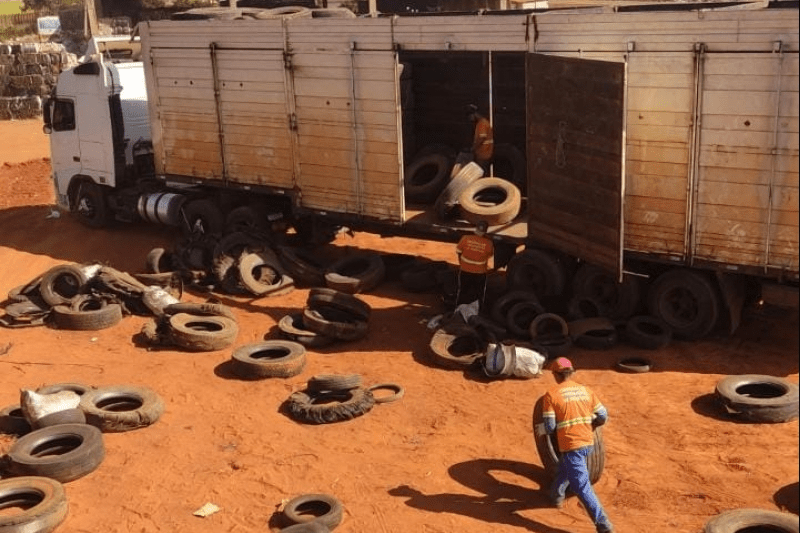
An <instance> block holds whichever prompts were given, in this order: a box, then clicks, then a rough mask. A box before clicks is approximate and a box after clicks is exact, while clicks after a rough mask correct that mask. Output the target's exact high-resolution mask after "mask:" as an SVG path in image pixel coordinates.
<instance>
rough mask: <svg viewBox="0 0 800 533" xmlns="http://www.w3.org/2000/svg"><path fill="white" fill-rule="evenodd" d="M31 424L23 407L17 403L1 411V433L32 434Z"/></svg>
mask: <svg viewBox="0 0 800 533" xmlns="http://www.w3.org/2000/svg"><path fill="white" fill-rule="evenodd" d="M30 431H31V424H30V422H28V419H27V418H25V414H24V413H23V412H22V407H21V406H20V405H19V404H18V403H17V404H14V405H7V406H5V407H3V408H2V409H0V433H5V434H7V435H25V434H27V433H30Z"/></svg>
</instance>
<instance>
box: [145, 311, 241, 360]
mask: <svg viewBox="0 0 800 533" xmlns="http://www.w3.org/2000/svg"><path fill="white" fill-rule="evenodd" d="M238 334H239V325H238V321H237V319H236V315H234V314H233V311H231V309H230V308H229V307H228V306H226V305H222V304H218V303H175V304H169V305H166V306H164V307H163V308H162V309H161V310H160V312H159V314H158V315H157V316H156V318H155V319H154V320H152V321H150V322H148V323H146V324H145V325H144V326H142V330H141V339H142V340H143V341H144V342H145V344H147V345H148V346H150V347H164V346H167V347H179V348H182V349H183V350H186V351H190V352H213V351H216V350H222V349H224V348H227V347H229V346H231V345H232V344H233V343H234V342H235V341H236V337H237V335H238Z"/></svg>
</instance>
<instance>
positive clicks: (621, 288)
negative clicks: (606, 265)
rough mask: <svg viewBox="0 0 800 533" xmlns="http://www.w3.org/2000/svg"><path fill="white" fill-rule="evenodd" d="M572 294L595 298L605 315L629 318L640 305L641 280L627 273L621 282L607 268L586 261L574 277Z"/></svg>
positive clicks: (615, 317)
mask: <svg viewBox="0 0 800 533" xmlns="http://www.w3.org/2000/svg"><path fill="white" fill-rule="evenodd" d="M572 294H573V295H574V296H576V297H579V298H582V297H589V298H592V299H594V300H595V301H596V302H597V303H598V304H600V305H601V307H602V311H603V316H608V317H609V318H614V319H617V318H618V319H627V318H630V317H631V316H632V315H633V314H634V313H635V312H636V310H637V309H638V307H639V300H640V298H641V282H640V281H639V278H638V277H636V276H631V275H628V274H625V275H624V277H623V278H622V283H619V282H617V278H616V277H615V276H614V275H613V274H611V273H610V272H608V271H607V270H605V269H602V268H600V267H596V266H594V265H591V264H589V263H584V264H583V265H581V267H580V268H578V271H577V272H576V273H575V277H574V278H572Z"/></svg>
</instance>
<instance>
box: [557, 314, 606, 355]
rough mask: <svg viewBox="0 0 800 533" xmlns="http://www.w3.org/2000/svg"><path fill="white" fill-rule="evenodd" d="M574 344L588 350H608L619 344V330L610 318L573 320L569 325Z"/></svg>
mask: <svg viewBox="0 0 800 533" xmlns="http://www.w3.org/2000/svg"><path fill="white" fill-rule="evenodd" d="M567 327H568V328H569V335H570V337H572V342H573V343H575V344H576V345H578V346H580V347H581V348H585V349H587V350H607V349H608V348H611V347H612V346H614V345H615V344H617V328H616V327H615V326H614V323H613V322H612V321H611V320H609V319H608V318H604V317H594V318H583V319H580V320H573V321H572V322H569V323H568V324H567Z"/></svg>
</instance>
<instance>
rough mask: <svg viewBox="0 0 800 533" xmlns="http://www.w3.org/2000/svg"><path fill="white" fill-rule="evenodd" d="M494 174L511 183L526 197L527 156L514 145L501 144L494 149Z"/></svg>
mask: <svg viewBox="0 0 800 533" xmlns="http://www.w3.org/2000/svg"><path fill="white" fill-rule="evenodd" d="M492 174H493V175H494V176H497V177H499V178H503V179H505V180H508V181H510V182H511V183H513V184H514V185H516V186H517V188H518V189H519V190H520V192H521V193H522V195H523V196H524V195H525V194H526V192H527V190H528V167H527V164H526V163H525V155H524V154H523V153H522V152H521V151H520V150H519V148H517V147H516V146H514V145H513V144H508V143H499V144H496V145H495V147H494V155H493V156H492Z"/></svg>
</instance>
